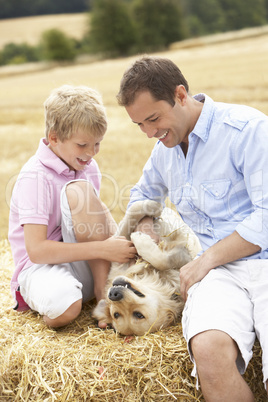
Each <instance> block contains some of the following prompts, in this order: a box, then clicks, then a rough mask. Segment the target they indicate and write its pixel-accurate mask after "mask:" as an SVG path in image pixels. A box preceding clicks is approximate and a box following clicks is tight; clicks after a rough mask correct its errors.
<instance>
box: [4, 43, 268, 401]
mask: <svg viewBox="0 0 268 402" xmlns="http://www.w3.org/2000/svg"><path fill="white" fill-rule="evenodd" d="M161 55H162V56H166V57H169V58H171V59H172V60H173V61H174V62H176V63H177V64H178V65H179V66H180V68H181V70H182V71H183V73H184V74H185V75H186V77H187V79H188V81H189V84H190V87H191V91H192V93H196V92H206V93H207V94H208V95H210V96H211V97H212V98H214V100H219V101H225V102H237V103H246V104H248V105H251V106H253V107H257V108H259V109H260V110H262V111H263V112H264V113H266V114H268V70H267V65H268V40H267V36H266V35H263V36H260V37H255V38H247V39H240V40H234V41H233V42H231V43H230V42H228V43H220V44H212V45H207V46H203V47H196V48H195V47H192V48H191V49H181V50H180V49H178V50H172V51H167V52H165V53H161ZM133 60H134V58H127V59H117V60H107V61H98V62H94V63H91V64H88V65H85V64H84V65H74V66H68V67H60V66H58V67H55V68H53V69H51V70H47V71H41V72H40V71H39V72H38V71H37V72H35V73H34V72H32V73H31V74H22V75H10V76H6V75H5V76H1V71H0V88H1V89H0V110H1V113H0V136H1V149H0V155H1V164H0V186H1V187H0V195H1V198H0V211H1V215H0V226H1V237H2V239H3V240H2V241H1V242H0V245H1V250H0V270H1V295H2V299H1V307H0V343H1V349H0V400H1V401H34V402H36V401H49V402H50V401H78V402H80V401H94V402H95V401H109V402H110V401H123V400H124V401H129V402H133V401H160V400H161V401H162V400H164V401H174V400H179V401H202V400H203V399H202V394H201V392H200V391H196V389H195V387H194V382H193V381H192V379H191V377H190V373H191V364H190V362H189V358H188V354H187V351H186V347H185V343H184V341H183V339H182V334H181V327H180V324H178V325H177V326H176V327H170V328H169V329H167V330H164V331H160V332H159V333H156V334H152V335H146V336H144V337H140V338H138V337H137V338H133V339H131V340H129V339H127V338H124V337H120V336H118V335H117V334H115V333H114V332H113V331H112V330H106V331H100V330H98V329H97V328H96V327H95V326H94V323H93V322H92V320H91V318H90V310H91V307H92V306H91V305H90V304H89V305H88V306H86V307H85V308H84V310H83V313H82V315H81V316H80V317H79V318H78V319H77V321H76V322H75V323H73V324H72V325H69V326H68V327H66V328H64V329H62V330H59V331H52V330H49V329H47V328H46V327H45V326H44V325H43V323H42V320H41V318H40V317H38V316H37V315H35V314H34V313H32V312H28V313H25V314H17V313H15V312H14V311H13V310H12V309H11V304H12V301H11V298H10V295H9V281H10V277H11V272H12V269H13V266H12V259H11V256H10V250H9V246H8V243H7V241H6V240H4V239H5V238H6V236H7V227H8V212H9V200H10V194H11V189H12V186H13V184H14V181H15V178H16V175H17V174H18V172H19V170H20V168H21V166H22V165H23V163H25V162H26V160H27V159H28V158H29V157H30V156H31V155H32V154H33V153H34V152H35V150H36V148H37V146H38V143H39V139H40V138H41V137H42V136H43V132H44V122H43V107H42V104H43V102H44V100H45V98H46V97H47V96H48V94H49V93H50V91H51V89H52V88H54V87H56V86H59V85H62V84H65V83H68V84H74V85H79V84H83V85H88V86H92V87H94V88H95V89H97V90H99V91H100V92H101V93H102V95H103V99H104V103H105V105H106V107H107V114H108V120H109V128H108V132H107V134H106V138H105V140H104V141H103V143H102V146H101V151H100V153H99V155H97V157H96V159H97V161H98V163H99V166H100V169H101V171H102V173H103V185H102V190H101V196H102V199H103V201H104V202H105V203H106V204H107V205H108V206H109V207H110V209H111V211H112V214H113V215H114V217H115V219H116V220H117V221H119V220H120V219H121V218H122V216H123V214H124V211H125V207H126V204H127V199H128V195H129V189H130V187H131V186H132V185H133V184H134V183H136V181H137V180H138V178H139V176H140V174H141V170H142V166H143V165H144V163H145V161H146V160H147V158H148V156H149V154H150V152H151V149H152V147H153V145H154V140H148V139H147V138H146V136H145V135H144V134H142V133H141V132H140V131H139V129H138V128H137V127H136V126H134V125H133V124H132V123H131V122H130V121H129V118H128V117H127V115H126V112H125V111H124V109H123V108H120V107H119V106H118V105H117V104H116V100H115V95H116V93H117V90H118V86H119V81H120V78H121V76H122V74H123V71H124V70H125V69H126V67H127V66H128V65H129V64H130V63H131V62H132V61H133ZM259 355H260V350H259V347H258V346H256V349H255V357H254V361H252V363H251V364H250V366H249V368H248V370H247V373H246V379H247V381H248V382H249V383H250V384H251V387H252V389H253V390H254V392H255V397H256V401H259V402H262V401H264V400H265V393H264V391H263V388H262V379H261V368H260V365H261V362H260V356H259ZM102 370H104V375H103V374H102Z"/></svg>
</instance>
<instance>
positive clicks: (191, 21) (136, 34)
mask: <svg viewBox="0 0 268 402" xmlns="http://www.w3.org/2000/svg"><path fill="white" fill-rule="evenodd" d="M14 4H16V5H17V6H18V4H20V7H17V8H16V12H18V10H19V9H20V8H23V6H24V8H23V10H24V12H26V10H27V9H31V11H32V12H34V10H37V9H39V10H41V9H42V10H43V11H44V10H50V9H52V8H49V7H52V6H53V7H54V8H53V10H54V11H53V13H57V12H75V11H74V10H77V11H83V7H84V8H86V10H87V12H88V15H89V18H88V29H87V32H86V34H85V35H84V37H83V38H82V39H81V40H80V41H78V40H75V39H73V38H72V36H71V28H70V36H67V35H66V34H64V33H63V32H61V31H59V30H58V29H52V30H49V31H46V32H44V33H43V35H42V38H41V41H40V43H39V44H38V46H36V47H32V46H29V45H27V44H22V45H16V44H8V45H6V46H5V48H4V49H3V50H2V51H1V52H0V65H3V64H9V63H22V62H26V61H38V60H56V61H63V60H74V59H75V58H76V56H78V55H79V54H85V53H90V54H97V53H101V54H102V55H103V56H104V57H106V56H109V57H113V56H122V55H130V54H135V53H138V52H150V51H157V50H162V49H165V48H166V47H167V46H168V45H169V44H170V43H172V42H176V41H180V40H182V39H185V38H189V37H194V36H201V35H206V34H211V33H217V32H226V31H230V30H236V29H241V28H245V27H253V26H260V25H264V24H267V22H268V0H57V1H55V0H35V1H34V2H33V1H32V0H9V1H8V2H7V1H6V0H0V12H1V13H2V15H3V12H4V11H3V6H4V5H6V8H5V7H4V10H7V5H9V7H10V9H11V8H12V7H11V6H12V5H13V7H14ZM26 6H27V7H28V8H27V7H26ZM41 6H42V7H41ZM75 6H76V8H75ZM1 7H2V8H1ZM38 7H39V8H38ZM79 7H80V8H79ZM59 10H61V11H59ZM67 10H70V11H67ZM13 16H14V15H13Z"/></svg>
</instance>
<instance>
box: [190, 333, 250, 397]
mask: <svg viewBox="0 0 268 402" xmlns="http://www.w3.org/2000/svg"><path fill="white" fill-rule="evenodd" d="M191 349H192V352H193V355H194V358H195V362H196V365H197V372H198V376H199V379H200V383H201V389H202V392H203V395H204V398H205V400H206V401H207V402H210V401H211V402H230V401H232V402H240V401H241V402H253V401H254V396H253V394H252V392H251V390H250V389H249V387H248V385H247V383H246V382H245V381H244V379H243V377H242V376H241V374H240V373H239V371H238V369H237V366H236V359H237V355H238V347H237V345H236V343H235V342H234V341H233V339H232V338H231V337H230V336H229V335H227V334H226V333H225V332H222V331H218V330H210V331H205V332H201V333H200V334H198V335H196V336H194V337H193V338H192V339H191Z"/></svg>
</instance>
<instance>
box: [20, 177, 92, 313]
mask: <svg viewBox="0 0 268 402" xmlns="http://www.w3.org/2000/svg"><path fill="white" fill-rule="evenodd" d="M68 184H69V183H67V184H66V185H65V186H64V187H63V189H62V192H61V213H62V225H61V229H62V237H63V241H64V242H65V243H75V242H76V239H75V234H74V230H73V226H72V216H71V211H70V208H69V204H68V201H67V197H66V186H67V185H68ZM18 281H19V285H20V293H21V295H22V297H23V299H24V300H25V302H26V303H27V304H28V306H29V307H30V308H31V309H32V310H35V311H38V312H39V313H40V314H41V315H46V316H47V317H49V318H50V319H55V318H57V317H59V316H60V315H61V314H63V313H64V312H65V311H66V310H67V309H68V308H69V307H70V306H71V305H72V304H73V303H74V302H76V301H77V300H80V299H82V300H83V302H85V301H88V300H91V299H93V298H94V281H93V276H92V273H91V270H90V267H89V265H88V263H87V261H76V262H72V263H65V264H58V265H51V264H34V265H32V266H30V267H29V268H26V269H25V270H23V271H22V272H21V273H20V275H19V278H18Z"/></svg>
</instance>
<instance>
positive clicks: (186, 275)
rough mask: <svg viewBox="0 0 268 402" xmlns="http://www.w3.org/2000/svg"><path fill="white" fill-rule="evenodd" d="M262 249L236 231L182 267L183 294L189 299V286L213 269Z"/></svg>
mask: <svg viewBox="0 0 268 402" xmlns="http://www.w3.org/2000/svg"><path fill="white" fill-rule="evenodd" d="M258 251H260V247H259V246H258V245H256V244H252V243H249V242H248V241H246V240H245V239H243V237H241V236H240V235H239V234H238V233H237V232H236V231H235V232H233V233H232V234H231V235H229V236H227V237H225V239H223V240H220V241H219V242H218V243H216V244H214V245H213V246H212V247H210V248H208V249H207V250H206V251H205V252H204V253H203V254H202V255H201V256H200V257H199V258H197V259H195V260H193V261H191V262H189V263H188V264H186V265H184V266H183V267H182V268H181V269H180V280H181V287H180V290H181V295H182V297H183V298H184V300H186V299H187V292H188V290H189V288H190V287H191V286H192V285H194V284H195V283H196V282H199V281H201V279H203V278H204V277H205V276H206V275H207V274H208V273H209V271H210V270H211V269H213V268H216V267H218V266H219V265H223V264H227V263H228V262H232V261H236V260H239V259H240V258H243V257H247V256H249V255H252V254H255V253H257V252H258Z"/></svg>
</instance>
